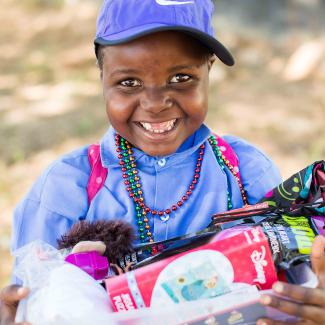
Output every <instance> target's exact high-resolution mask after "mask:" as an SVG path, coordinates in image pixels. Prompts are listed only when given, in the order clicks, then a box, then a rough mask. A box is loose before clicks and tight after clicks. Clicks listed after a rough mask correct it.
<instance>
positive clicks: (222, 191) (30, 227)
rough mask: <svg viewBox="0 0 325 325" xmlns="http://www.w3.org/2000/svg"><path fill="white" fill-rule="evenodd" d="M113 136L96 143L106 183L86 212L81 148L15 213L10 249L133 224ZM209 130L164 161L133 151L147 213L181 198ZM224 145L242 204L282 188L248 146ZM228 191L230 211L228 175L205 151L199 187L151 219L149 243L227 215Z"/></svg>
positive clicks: (236, 202) (234, 141) (234, 195)
mask: <svg viewBox="0 0 325 325" xmlns="http://www.w3.org/2000/svg"><path fill="white" fill-rule="evenodd" d="M114 135H115V131H114V129H113V128H110V129H109V130H108V131H107V133H106V134H105V135H104V137H103V138H102V140H101V143H100V153H101V159H102V163H103V165H104V166H105V167H107V168H108V176H107V179H106V181H105V183H104V185H103V187H102V188H101V190H100V191H99V192H98V193H97V195H96V196H95V197H94V199H93V201H92V202H91V204H90V206H89V205H88V199H87V190H86V187H87V183H88V179H89V174H90V166H89V162H88V154H87V148H88V147H87V146H85V147H83V148H81V149H79V150H76V151H74V152H72V153H69V154H67V155H65V156H63V157H62V158H60V159H58V160H57V161H55V162H54V163H53V164H52V165H51V166H50V167H49V168H48V169H47V170H46V171H45V172H44V173H43V175H42V176H41V177H40V178H39V179H38V180H37V181H36V182H35V184H34V185H33V187H32V188H31V190H30V192H29V193H28V194H27V196H26V197H25V198H24V199H23V200H22V202H21V203H20V204H19V205H18V206H17V208H16V210H15V213H14V223H13V242H12V248H13V249H17V248H19V247H21V246H23V245H25V244H27V243H29V242H31V241H33V240H35V239H43V240H44V241H46V242H48V243H50V244H52V245H54V246H56V241H57V239H58V238H60V237H61V235H63V234H64V233H66V232H67V231H68V230H69V229H70V227H71V226H72V224H74V223H75V222H78V221H79V220H88V221H93V220H97V219H109V220H113V219H121V220H124V221H126V222H129V223H131V224H133V225H134V227H135V228H136V217H135V208H134V203H133V201H132V200H131V199H130V197H129V194H128V192H127V191H126V189H125V185H124V182H123V179H122V172H121V168H120V165H119V159H118V157H117V153H116V148H115V139H114ZM210 135H211V131H210V130H209V129H208V128H207V127H206V126H205V125H202V126H201V127H200V129H199V130H197V131H196V132H195V133H194V134H193V135H192V136H190V137H189V138H188V139H187V140H186V141H185V142H184V143H183V144H182V145H181V147H180V148H179V149H178V150H177V152H176V153H174V154H172V155H169V156H166V157H152V156H148V155H146V154H145V153H144V152H142V151H140V150H138V149H134V156H135V160H136V164H137V168H138V170H139V176H140V178H141V183H142V187H143V192H144V193H143V194H144V198H145V202H146V204H147V206H149V207H150V208H152V209H156V210H165V209H167V208H169V207H170V206H172V205H173V204H175V203H176V202H177V201H179V200H180V199H181V198H182V196H183V195H184V194H185V193H186V191H187V189H188V186H189V184H190V182H191V180H192V178H193V175H194V169H195V164H196V160H197V157H198V150H199V147H200V145H201V144H202V143H206V144H207V138H208V137H209V136H210ZM224 139H225V140H226V141H227V142H228V143H229V144H230V145H231V146H232V148H233V149H234V151H235V152H236V154H237V156H238V158H239V168H240V172H241V177H242V182H243V185H244V187H245V190H246V191H247V196H248V201H249V203H251V204H252V203H256V202H257V201H258V200H259V199H261V198H262V197H263V195H264V194H265V193H266V192H267V191H268V190H270V189H272V188H273V187H275V186H276V185H278V184H279V183H280V181H281V177H280V174H279V172H278V169H277V168H276V167H275V165H274V164H273V163H272V161H271V160H270V159H269V158H268V157H266V156H265V155H264V154H263V153H262V152H261V151H260V150H258V149H256V148H255V147H254V146H252V145H251V144H249V143H247V142H245V141H244V140H242V139H239V138H237V137H234V136H226V137H224ZM227 190H228V191H229V193H230V196H231V199H232V203H233V207H234V208H238V207H240V206H242V204H243V202H242V198H241V195H240V191H239V187H238V183H237V182H236V180H235V178H234V177H233V175H232V174H231V173H230V172H229V171H228V170H225V171H224V170H222V169H221V168H220V166H219V165H218V163H217V160H216V158H215V155H214V153H213V151H212V148H211V147H210V145H208V144H207V145H206V149H205V154H204V158H203V161H202V169H201V175H200V179H199V182H198V184H197V186H196V188H195V190H194V191H193V194H192V196H191V197H190V198H189V200H188V201H187V202H185V204H184V205H183V206H182V207H181V208H180V209H178V210H177V211H176V212H175V213H172V214H171V216H170V219H169V220H168V221H167V222H163V221H162V220H160V218H159V217H158V216H155V217H152V216H150V218H151V219H150V220H149V223H150V226H151V229H152V232H153V234H154V238H155V240H163V239H167V238H172V237H175V236H179V235H182V234H185V233H190V232H194V231H198V230H201V229H203V228H205V227H206V226H207V225H208V224H209V223H210V219H211V216H212V215H213V214H214V213H216V212H221V211H225V210H227Z"/></svg>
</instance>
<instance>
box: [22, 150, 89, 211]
mask: <svg viewBox="0 0 325 325" xmlns="http://www.w3.org/2000/svg"><path fill="white" fill-rule="evenodd" d="M89 174H90V165H89V161H88V146H84V147H82V148H79V149H77V150H74V151H72V152H70V153H67V154H65V155H63V156H61V157H60V158H58V159H57V160H55V161H54V162H53V163H52V164H50V165H49V166H48V168H47V169H46V170H45V171H44V172H43V173H42V174H41V176H40V177H39V178H38V179H37V180H36V182H35V183H34V184H33V186H32V188H31V190H30V192H29V193H28V195H27V199H29V200H32V201H36V202H39V204H40V205H42V206H43V207H45V208H46V209H48V210H50V211H52V212H55V213H58V214H60V215H63V216H71V215H72V213H73V215H83V213H84V211H86V210H87V208H88V200H87V189H86V188H87V183H88V179H89Z"/></svg>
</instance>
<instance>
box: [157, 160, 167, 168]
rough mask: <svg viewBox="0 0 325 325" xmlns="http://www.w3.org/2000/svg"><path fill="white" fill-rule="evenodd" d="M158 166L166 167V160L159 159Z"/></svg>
mask: <svg viewBox="0 0 325 325" xmlns="http://www.w3.org/2000/svg"><path fill="white" fill-rule="evenodd" d="M158 165H159V166H160V167H164V166H165V165H166V159H165V158H162V159H159V160H158Z"/></svg>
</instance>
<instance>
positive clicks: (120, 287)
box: [105, 227, 277, 311]
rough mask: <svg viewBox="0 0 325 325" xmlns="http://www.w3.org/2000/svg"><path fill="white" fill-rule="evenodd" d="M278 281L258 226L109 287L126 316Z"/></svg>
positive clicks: (112, 282)
mask: <svg viewBox="0 0 325 325" xmlns="http://www.w3.org/2000/svg"><path fill="white" fill-rule="evenodd" d="M276 280H277V274H276V270H275V266H274V262H273V260H272V254H271V251H270V248H269V244H268V239H267V237H266V236H265V234H264V233H263V231H262V229H261V228H260V227H256V228H250V229H246V230H243V231H242V232H240V233H238V234H236V235H234V236H232V237H230V238H225V239H221V240H218V241H215V242H211V243H209V244H206V245H203V246H200V247H197V248H194V249H191V250H189V251H187V252H183V253H181V254H178V255H174V256H171V257H169V258H166V259H164V260H161V261H159V262H156V263H153V264H150V265H147V266H144V267H142V268H139V269H137V270H135V271H131V272H128V273H125V274H123V275H121V276H117V277H113V278H109V279H107V280H105V283H106V289H107V291H108V294H109V297H110V299H111V302H112V306H113V309H114V310H115V311H124V310H131V309H140V308H145V307H160V308H161V307H162V306H163V305H166V304H170V303H180V302H185V301H193V300H198V299H204V298H213V297H216V296H218V295H222V294H225V293H228V292H230V291H233V290H234V289H235V288H236V287H238V286H241V285H245V284H248V285H256V286H257V287H258V288H260V289H270V288H271V287H272V284H273V283H274V282H275V281H276Z"/></svg>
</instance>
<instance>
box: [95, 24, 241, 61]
mask: <svg viewBox="0 0 325 325" xmlns="http://www.w3.org/2000/svg"><path fill="white" fill-rule="evenodd" d="M167 30H176V31H181V32H184V33H186V34H189V35H191V36H192V37H194V38H195V39H197V40H198V41H200V42H201V43H202V44H203V45H205V46H206V47H207V48H208V49H209V50H211V52H213V53H214V54H215V55H216V56H217V57H218V58H219V59H220V60H221V61H222V62H223V63H224V64H226V65H228V66H232V65H234V64H235V60H234V58H233V56H232V55H231V54H230V52H229V51H228V50H227V49H226V48H225V46H224V45H223V44H221V43H220V42H219V41H218V40H217V39H215V38H213V37H211V36H209V35H208V34H205V33H203V32H201V31H199V30H197V29H194V28H190V27H186V26H170V25H168V26H167V25H159V24H149V25H143V26H139V27H136V28H133V29H128V30H126V31H122V32H120V33H116V34H113V35H109V37H108V38H104V37H97V38H96V39H95V50H96V55H97V46H98V45H118V44H123V43H126V42H129V41H132V40H134V39H136V38H139V37H141V36H145V35H148V34H152V33H155V32H161V31H167Z"/></svg>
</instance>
